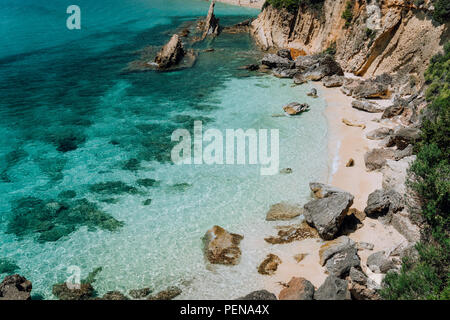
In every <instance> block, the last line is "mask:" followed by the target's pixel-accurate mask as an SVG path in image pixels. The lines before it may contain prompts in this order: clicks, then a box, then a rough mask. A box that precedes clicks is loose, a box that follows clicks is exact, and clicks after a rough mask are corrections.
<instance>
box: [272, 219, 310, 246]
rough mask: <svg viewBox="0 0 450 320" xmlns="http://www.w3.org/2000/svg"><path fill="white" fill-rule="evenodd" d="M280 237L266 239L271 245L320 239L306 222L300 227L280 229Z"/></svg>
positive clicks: (293, 226) (283, 227)
mask: <svg viewBox="0 0 450 320" xmlns="http://www.w3.org/2000/svg"><path fill="white" fill-rule="evenodd" d="M277 229H278V236H276V237H273V236H272V237H268V238H264V240H265V241H266V242H268V243H270V244H283V243H291V242H293V241H296V240H304V239H308V238H318V237H319V234H318V233H317V230H316V229H314V228H311V227H310V226H309V225H308V224H307V223H306V222H302V223H301V224H299V225H292V226H282V227H278V228H277Z"/></svg>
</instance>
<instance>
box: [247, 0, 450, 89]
mask: <svg viewBox="0 0 450 320" xmlns="http://www.w3.org/2000/svg"><path fill="white" fill-rule="evenodd" d="M353 3H354V6H353V8H352V15H351V17H352V18H351V21H350V22H349V23H346V21H345V20H344V19H343V18H342V12H343V11H344V10H345V7H346V4H347V1H346V0H325V1H324V3H323V5H322V6H321V8H317V6H309V5H307V4H306V5H303V6H302V7H301V9H300V10H298V11H297V12H289V11H287V10H285V9H276V8H274V7H272V6H267V7H266V8H265V9H264V10H263V11H262V12H261V14H260V15H259V17H258V19H256V20H255V21H253V22H252V25H251V33H252V35H253V36H254V38H255V39H256V41H257V42H258V44H259V45H260V46H261V47H262V48H264V49H269V48H272V47H276V48H294V49H298V50H302V51H304V52H305V53H306V54H308V55H311V54H316V53H320V52H323V51H324V50H325V49H327V48H329V47H334V48H335V51H336V54H335V57H336V60H337V62H338V63H339V64H340V65H341V66H342V68H343V69H344V70H345V71H346V72H352V73H355V74H356V75H359V76H364V77H367V78H369V77H372V76H376V75H381V74H383V73H389V74H395V78H396V79H398V80H395V81H400V80H401V81H402V82H403V83H408V85H407V86H405V87H404V88H403V90H404V91H405V92H410V91H411V90H415V89H417V88H420V86H421V84H423V82H424V79H423V72H424V71H425V69H426V67H427V65H428V62H429V60H430V58H431V57H432V56H434V55H435V54H436V53H437V52H439V51H441V50H442V45H443V44H444V43H445V41H444V39H445V37H446V36H448V28H447V27H446V26H445V25H440V26H439V25H437V24H436V23H435V22H434V21H433V20H432V18H431V15H432V11H431V2H430V1H427V3H426V5H424V6H421V8H420V9H417V8H414V6H413V5H411V2H410V1H407V0H387V1H357V2H353ZM410 79H417V81H415V83H414V84H413V85H410V84H409V82H410V81H409V80H410Z"/></svg>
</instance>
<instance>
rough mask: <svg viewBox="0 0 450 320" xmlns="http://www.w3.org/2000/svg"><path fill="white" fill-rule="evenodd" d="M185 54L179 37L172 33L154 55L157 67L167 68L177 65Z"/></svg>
mask: <svg viewBox="0 0 450 320" xmlns="http://www.w3.org/2000/svg"><path fill="white" fill-rule="evenodd" d="M185 54H186V51H185V50H184V47H183V43H182V42H181V39H180V37H179V36H178V35H177V34H174V35H173V36H172V38H170V40H169V42H167V44H166V45H164V46H163V48H162V49H161V51H160V52H159V53H158V54H157V55H156V58H155V63H156V64H157V65H158V68H160V69H167V68H170V67H173V66H175V65H177V64H178V63H179V62H180V61H181V59H183V57H184V55H185Z"/></svg>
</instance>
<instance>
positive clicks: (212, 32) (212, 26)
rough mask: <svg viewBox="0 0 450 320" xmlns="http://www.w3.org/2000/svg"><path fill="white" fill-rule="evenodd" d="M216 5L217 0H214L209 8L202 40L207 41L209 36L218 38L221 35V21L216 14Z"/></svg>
mask: <svg viewBox="0 0 450 320" xmlns="http://www.w3.org/2000/svg"><path fill="white" fill-rule="evenodd" d="M215 5H216V0H212V1H211V5H210V6H209V11H208V15H207V16H206V20H205V25H204V28H203V30H204V31H203V36H202V39H205V38H206V37H207V36H213V37H216V36H217V35H219V28H220V27H219V19H217V18H216V16H215V14H214V7H215Z"/></svg>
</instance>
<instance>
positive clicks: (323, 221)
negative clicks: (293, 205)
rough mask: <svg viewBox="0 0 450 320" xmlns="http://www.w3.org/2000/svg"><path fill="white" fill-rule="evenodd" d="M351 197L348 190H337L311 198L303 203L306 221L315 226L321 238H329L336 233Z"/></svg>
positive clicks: (351, 199) (351, 200) (351, 201)
mask: <svg viewBox="0 0 450 320" xmlns="http://www.w3.org/2000/svg"><path fill="white" fill-rule="evenodd" d="M353 199H354V197H353V196H352V195H351V194H350V193H348V192H337V193H331V194H329V195H328V196H326V197H324V198H321V199H315V200H312V201H310V202H308V203H307V204H305V205H304V208H305V213H304V216H305V219H306V222H307V223H308V224H309V225H311V226H312V227H314V228H316V229H317V231H318V233H319V235H320V236H321V237H322V238H323V239H325V240H331V239H333V238H334V237H335V235H336V234H337V233H338V231H339V228H340V226H341V225H342V222H343V221H344V218H345V216H346V215H347V212H348V210H349V208H350V206H351V205H352V204H353Z"/></svg>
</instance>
